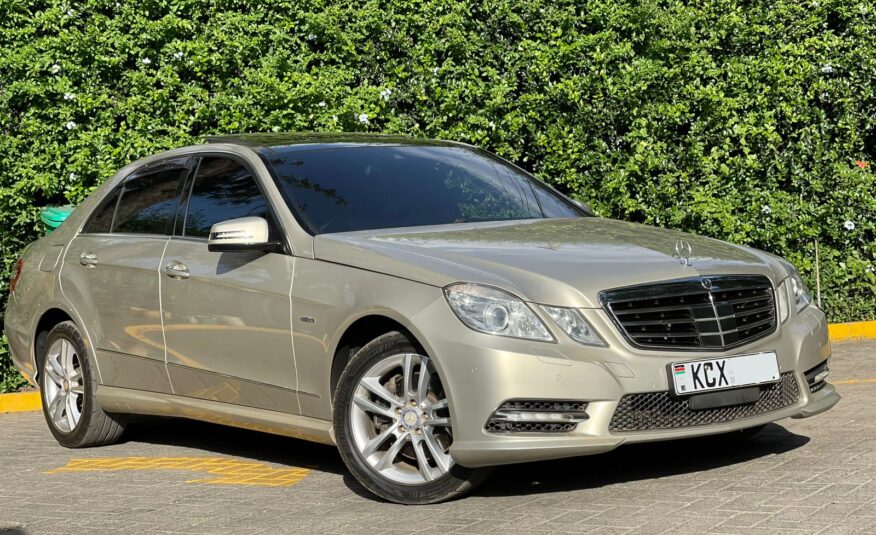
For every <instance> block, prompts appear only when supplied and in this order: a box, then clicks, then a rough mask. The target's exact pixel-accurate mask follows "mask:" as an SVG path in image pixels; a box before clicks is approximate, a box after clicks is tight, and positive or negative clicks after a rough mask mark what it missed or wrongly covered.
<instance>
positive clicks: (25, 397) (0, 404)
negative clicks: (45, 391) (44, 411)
mask: <svg viewBox="0 0 876 535" xmlns="http://www.w3.org/2000/svg"><path fill="white" fill-rule="evenodd" d="M42 405H43V402H42V398H41V397H40V393H39V392H18V393H16V394H0V414H3V413H6V412H25V411H38V410H40V408H42Z"/></svg>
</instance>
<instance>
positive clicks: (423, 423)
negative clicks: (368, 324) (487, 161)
mask: <svg viewBox="0 0 876 535" xmlns="http://www.w3.org/2000/svg"><path fill="white" fill-rule="evenodd" d="M423 353H424V352H423V351H422V350H420V349H418V348H416V347H415V346H414V344H412V343H411V341H410V340H409V339H408V338H407V337H406V336H405V335H403V334H402V333H400V332H390V333H387V334H384V335H383V336H380V337H379V338H376V339H374V340H372V341H371V342H369V343H368V344H366V345H365V346H363V347H362V348H361V349H359V350H358V351H357V352H356V354H355V355H353V357H352V358H351V359H350V361H349V363H348V364H347V366H346V368H345V369H344V372H343V374H342V375H341V377H340V380H339V381H338V386H337V388H336V389H335V396H334V407H335V411H334V428H335V434H336V435H335V436H336V439H337V443H338V450H339V451H340V453H341V458H342V459H343V460H344V464H346V466H347V468H348V469H349V470H350V472H351V473H352V474H353V477H355V478H356V480H357V481H358V482H359V483H360V484H361V485H362V486H363V487H365V488H366V489H368V490H369V491H370V492H372V493H374V494H375V495H377V496H379V497H380V498H383V499H384V500H388V501H391V502H395V503H400V504H406V505H422V504H430V503H438V502H443V501H447V500H450V499H453V498H456V497H459V496H462V495H464V494H466V493H468V492H470V491H471V490H472V489H474V488H475V487H476V486H477V485H479V484H480V483H481V482H483V480H484V479H486V477H487V476H488V475H489V473H490V472H491V470H490V469H470V468H465V467H462V466H460V465H458V464H456V463H454V462H453V460H452V458H451V457H450V456H449V454H448V453H447V451H448V450H449V447H450V442H452V426H451V425H450V423H451V422H450V411H449V404H448V402H447V399H446V395H445V394H444V391H443V386H441V383H440V378H439V377H438V374H437V371H436V370H435V369H434V366H433V365H431V363H430V361H429V358H428V357H426V356H424V355H423ZM405 369H407V370H408V373H407V374H405V373H404V370H405ZM423 370H426V371H427V372H428V375H427V376H426V377H427V379H426V380H425V381H424V382H425V383H426V387H425V388H423V387H422V386H421V385H420V384H419V383H420V379H421V378H422V374H423ZM405 377H410V382H406V381H405ZM375 379H377V380H376V381H375ZM363 381H364V383H363ZM365 383H367V384H369V385H370V386H369V387H368V388H367V389H366V387H365V386H363V384H365ZM375 385H377V386H375ZM413 385H417V386H416V387H414V386H413ZM407 386H410V387H411V388H407ZM381 388H382V390H380V389H381ZM375 391H379V392H380V393H379V394H378V393H376V392H375ZM399 391H401V392H403V393H404V392H409V393H410V395H397V392H399ZM420 393H422V395H420ZM410 398H414V399H413V400H411V399H410ZM369 399H370V400H371V402H372V405H368V400H369ZM363 407H364V408H363ZM372 409H373V410H372ZM375 442H379V443H380V444H379V447H378V446H375V447H373V448H371V447H368V446H369V445H371V444H374V443H375ZM386 457H389V460H388V461H387V460H385V458H386ZM393 461H398V462H395V463H393Z"/></svg>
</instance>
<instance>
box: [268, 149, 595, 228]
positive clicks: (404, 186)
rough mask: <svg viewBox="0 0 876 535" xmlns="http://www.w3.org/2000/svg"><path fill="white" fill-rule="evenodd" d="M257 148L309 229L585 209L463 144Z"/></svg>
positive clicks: (505, 217) (513, 217)
mask: <svg viewBox="0 0 876 535" xmlns="http://www.w3.org/2000/svg"><path fill="white" fill-rule="evenodd" d="M262 154H263V156H264V157H265V159H266V160H267V161H268V162H269V164H270V166H271V167H272V168H273V173H274V175H275V177H276V178H277V180H278V183H279V185H280V188H281V189H282V191H283V194H284V196H285V198H286V200H287V202H288V203H289V204H290V207H291V209H292V211H293V212H294V213H295V214H296V216H297V217H298V218H299V220H300V221H301V222H302V223H303V224H304V225H305V226H306V227H307V228H308V230H309V231H310V232H312V233H314V234H323V233H330V232H348V231H355V230H371V229H382V228H397V227H416V226H424V225H444V224H451V223H466V222H478V221H508V220H516V219H543V218H555V217H583V216H584V215H585V214H584V212H583V211H581V210H580V209H578V208H577V207H576V206H574V205H573V204H572V203H570V202H569V201H568V200H567V199H565V198H563V197H562V196H560V195H559V194H557V193H556V192H554V191H553V190H551V189H550V188H548V187H546V186H545V185H543V184H541V183H540V182H538V181H537V180H534V179H533V178H532V177H530V176H529V175H527V174H525V173H524V172H522V171H521V170H519V169H517V168H516V167H514V166H512V165H509V164H508V163H505V162H503V161H502V160H500V159H498V158H495V157H493V156H490V155H489V154H487V153H485V152H482V151H479V150H475V149H468V148H463V147H446V146H438V147H436V146H407V145H405V146H395V145H368V146H356V147H350V146H346V147H337V148H320V149H314V150H307V149H301V148H297V149H296V148H294V147H293V148H283V147H274V148H272V149H270V150H267V151H264V152H263V153H262Z"/></svg>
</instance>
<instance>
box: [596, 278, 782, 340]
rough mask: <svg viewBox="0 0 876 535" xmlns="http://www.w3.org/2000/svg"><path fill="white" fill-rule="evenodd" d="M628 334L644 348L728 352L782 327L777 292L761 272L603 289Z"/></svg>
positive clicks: (609, 307)
mask: <svg viewBox="0 0 876 535" xmlns="http://www.w3.org/2000/svg"><path fill="white" fill-rule="evenodd" d="M600 299H601V301H602V305H603V307H605V309H606V311H608V313H609V315H610V316H611V318H612V320H613V321H614V322H615V324H616V325H617V326H618V328H619V329H620V330H621V332H622V333H623V335H624V336H625V337H626V338H627V340H629V341H630V343H632V344H633V345H634V346H636V347H639V348H642V349H680V350H694V351H696V350H699V351H709V350H722V349H727V348H730V347H736V346H740V345H743V344H746V343H748V342H752V341H754V340H756V339H758V338H761V337H763V336H766V335H768V334H769V333H771V332H773V331H774V330H775V329H776V304H775V293H774V291H773V287H772V284H771V283H770V280H769V279H768V278H767V277H765V276H761V275H719V276H705V277H696V278H691V279H682V280H675V281H668V282H661V283H655V284H644V285H640V286H630V287H626V288H617V289H614V290H606V291H604V292H602V293H600Z"/></svg>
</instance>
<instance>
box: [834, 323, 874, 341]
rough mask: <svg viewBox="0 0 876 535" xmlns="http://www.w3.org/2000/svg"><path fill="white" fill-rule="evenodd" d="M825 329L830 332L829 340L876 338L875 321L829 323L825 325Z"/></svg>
mask: <svg viewBox="0 0 876 535" xmlns="http://www.w3.org/2000/svg"><path fill="white" fill-rule="evenodd" d="M827 329H828V331H829V332H830V341H831V342H844V341H847V340H873V339H876V321H856V322H853V323H831V324H830V325H828V326H827Z"/></svg>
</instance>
